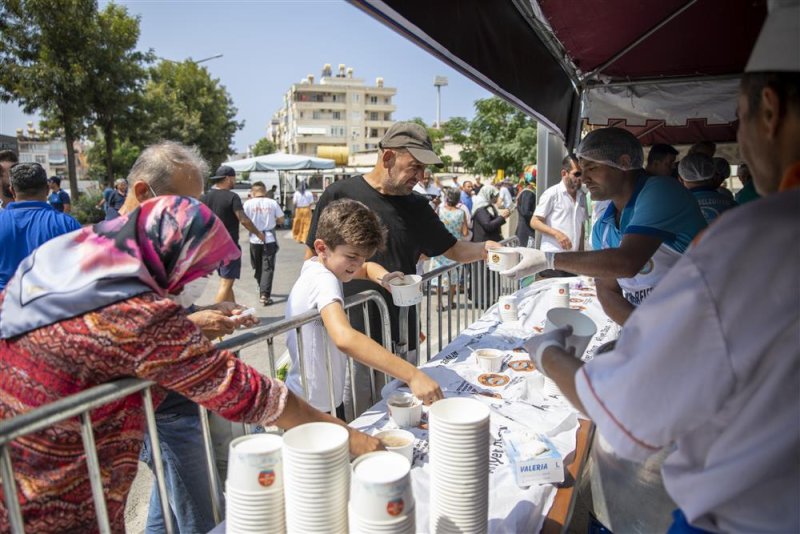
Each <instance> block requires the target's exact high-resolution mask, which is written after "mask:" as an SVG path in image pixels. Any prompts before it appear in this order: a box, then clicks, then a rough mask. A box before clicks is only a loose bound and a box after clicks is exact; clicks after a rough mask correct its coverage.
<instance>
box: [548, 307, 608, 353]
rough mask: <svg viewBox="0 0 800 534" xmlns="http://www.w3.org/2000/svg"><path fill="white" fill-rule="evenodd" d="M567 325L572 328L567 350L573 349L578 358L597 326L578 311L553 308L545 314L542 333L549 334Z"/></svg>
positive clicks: (595, 331)
mask: <svg viewBox="0 0 800 534" xmlns="http://www.w3.org/2000/svg"><path fill="white" fill-rule="evenodd" d="M568 325H569V326H571V327H572V335H571V336H569V337H568V338H567V350H569V349H571V348H574V349H575V357H576V358H580V357H581V356H582V355H583V353H584V351H585V350H586V347H588V346H589V342H590V341H591V340H592V338H593V337H594V335H595V334H596V333H597V325H596V324H594V321H592V320H591V319H589V318H588V317H587V316H586V315H584V314H582V313H581V312H579V311H578V310H572V309H570V308H553V309H552V310H550V311H548V312H547V322H546V323H545V327H544V331H545V332H551V331H553V330H556V329H557V328H564V327H565V326H568Z"/></svg>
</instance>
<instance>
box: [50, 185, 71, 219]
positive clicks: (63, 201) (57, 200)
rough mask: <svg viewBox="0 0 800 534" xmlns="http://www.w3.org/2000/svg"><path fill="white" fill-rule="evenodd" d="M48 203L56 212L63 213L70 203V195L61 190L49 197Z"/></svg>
mask: <svg viewBox="0 0 800 534" xmlns="http://www.w3.org/2000/svg"><path fill="white" fill-rule="evenodd" d="M47 203H48V204H50V205H51V206H53V209H54V210H56V211H60V212H62V213H63V212H64V206H66V205H68V204H69V203H70V200H69V193H67V192H66V191H64V190H63V189H59V190H58V191H53V192H52V193H50V194H49V195H48V196H47Z"/></svg>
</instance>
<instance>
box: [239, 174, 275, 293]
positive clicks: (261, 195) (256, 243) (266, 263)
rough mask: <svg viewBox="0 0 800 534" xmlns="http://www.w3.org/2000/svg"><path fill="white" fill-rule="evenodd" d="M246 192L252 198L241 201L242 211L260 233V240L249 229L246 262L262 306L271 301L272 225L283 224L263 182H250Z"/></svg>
mask: <svg viewBox="0 0 800 534" xmlns="http://www.w3.org/2000/svg"><path fill="white" fill-rule="evenodd" d="M250 196H251V197H252V198H250V199H249V200H248V201H247V202H245V203H244V213H245V215H247V216H248V217H250V220H251V221H253V224H254V225H255V227H256V228H258V229H259V230H261V232H262V233H263V235H264V240H263V241H262V240H261V239H259V237H258V236H257V235H255V234H253V233H252V232H251V233H250V264H251V265H252V266H253V271H255V278H256V282H257V283H258V287H259V294H260V297H259V300H260V301H261V304H263V305H264V306H269V305H270V304H272V303H273V301H272V278H273V276H274V275H275V257H276V256H277V254H278V240H277V239H276V237H275V227H276V226H277V225H279V224H283V210H282V209H281V207H280V206H279V205H278V203H277V202H276V201H275V200H273V199H272V198H269V196H268V195H267V187H266V186H265V185H264V183H263V182H254V183H253V184H252V185H251V186H250Z"/></svg>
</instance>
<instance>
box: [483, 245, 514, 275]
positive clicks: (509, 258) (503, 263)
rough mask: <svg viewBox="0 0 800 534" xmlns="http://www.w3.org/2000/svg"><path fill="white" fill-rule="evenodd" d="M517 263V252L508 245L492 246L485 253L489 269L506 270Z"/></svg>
mask: <svg viewBox="0 0 800 534" xmlns="http://www.w3.org/2000/svg"><path fill="white" fill-rule="evenodd" d="M518 263H519V252H517V251H516V250H514V249H513V248H510V247H500V248H493V249H490V250H488V251H487V253H486V265H487V266H488V267H489V270H490V271H496V272H500V271H507V270H508V269H511V268H512V267H514V266H515V265H516V264H518Z"/></svg>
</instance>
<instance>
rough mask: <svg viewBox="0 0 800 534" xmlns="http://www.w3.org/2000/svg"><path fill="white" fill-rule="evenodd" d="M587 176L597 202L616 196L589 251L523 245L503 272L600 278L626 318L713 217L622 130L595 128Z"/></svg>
mask: <svg viewBox="0 0 800 534" xmlns="http://www.w3.org/2000/svg"><path fill="white" fill-rule="evenodd" d="M576 155H577V156H578V161H579V162H580V166H581V171H582V173H581V180H582V181H583V183H584V184H585V185H586V187H587V188H588V189H589V191H590V192H591V194H592V199H594V200H610V201H611V203H610V204H609V205H608V208H607V209H606V211H605V213H604V214H603V215H602V216H601V217H600V218H599V219H598V220H597V222H596V223H595V225H594V227H593V230H592V248H594V250H592V251H589V252H542V251H540V250H536V249H529V248H518V249H516V250H517V251H518V252H519V253H520V254H521V256H522V261H521V262H520V263H519V264H518V265H517V266H516V267H514V268H512V269H510V270H508V271H503V272H501V273H500V274H503V275H506V276H510V277H512V278H520V277H522V276H527V275H529V274H533V273H536V272H539V271H543V270H545V269H558V270H560V271H567V272H571V273H575V274H583V275H586V276H594V277H595V281H596V283H597V297H598V300H600V303H601V304H602V305H603V310H604V311H605V313H606V315H608V316H609V317H610V318H611V319H613V320H614V321H616V322H617V323H619V324H624V323H625V321H626V320H627V319H628V316H629V315H630V314H631V312H632V311H633V310H634V308H635V306H638V305H639V304H641V303H642V301H643V300H644V299H645V298H646V297H647V295H648V294H649V293H650V292H651V291H652V290H653V288H654V287H655V285H656V284H657V283H658V281H659V280H661V278H662V277H663V276H664V275H665V274H666V273H667V271H668V270H669V269H670V267H672V266H673V265H675V262H677V261H678V259H679V258H680V257H681V254H683V253H684V252H685V251H686V249H687V248H688V246H689V244H690V243H691V242H692V239H694V236H695V235H697V233H698V232H699V231H700V230H702V229H703V228H705V226H706V221H705V219H704V218H703V215H702V214H701V213H700V208H698V206H697V202H695V200H694V198H693V197H692V195H691V193H689V191H687V190H686V188H684V187H682V186H681V184H680V183H678V182H677V181H676V180H675V179H674V178H671V177H667V176H649V175H648V174H647V173H646V172H645V171H644V169H642V165H643V163H644V153H643V150H642V145H641V144H640V143H639V140H638V139H636V137H634V135H633V134H632V133H630V132H628V131H627V130H623V129H621V128H602V129H599V130H594V131H593V132H591V133H589V134H588V135H587V136H586V137H585V138H584V139H583V140H582V141H581V143H580V146H579V147H578V149H577V151H576Z"/></svg>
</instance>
